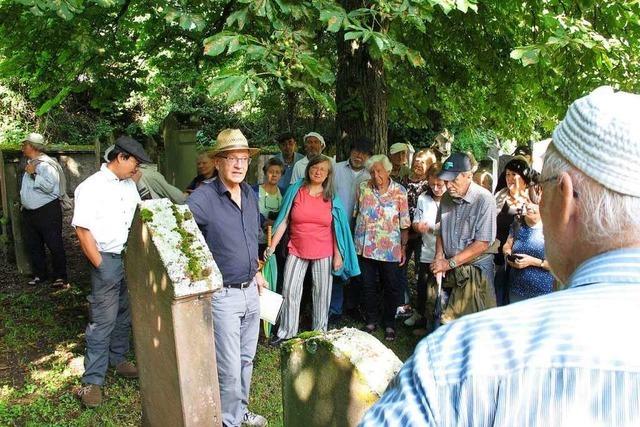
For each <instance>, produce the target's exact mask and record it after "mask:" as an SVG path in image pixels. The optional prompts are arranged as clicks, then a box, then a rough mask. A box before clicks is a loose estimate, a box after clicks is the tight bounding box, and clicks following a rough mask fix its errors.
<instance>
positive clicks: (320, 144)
mask: <svg viewBox="0 0 640 427" xmlns="http://www.w3.org/2000/svg"><path fill="white" fill-rule="evenodd" d="M302 140H303V141H304V151H305V153H306V156H305V157H303V158H302V159H300V160H298V161H297V162H296V164H295V165H293V172H292V173H291V182H290V184H293V183H296V182H298V180H299V179H302V178H304V171H305V170H306V169H307V165H308V164H309V159H310V158H312V157H313V156H317V155H318V154H320V153H322V151H323V150H324V149H325V148H326V147H327V144H326V142H324V137H323V136H322V135H320V134H319V133H318V132H309V133H308V134H306V135H305V136H304V138H302Z"/></svg>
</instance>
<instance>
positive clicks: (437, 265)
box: [431, 258, 451, 276]
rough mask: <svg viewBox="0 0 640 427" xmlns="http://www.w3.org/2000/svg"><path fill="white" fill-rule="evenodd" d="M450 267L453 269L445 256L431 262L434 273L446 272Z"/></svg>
mask: <svg viewBox="0 0 640 427" xmlns="http://www.w3.org/2000/svg"><path fill="white" fill-rule="evenodd" d="M450 269H451V267H449V261H447V260H446V259H444V258H436V259H434V260H433V262H432V263H431V272H432V273H433V274H438V273H446V272H447V271H449V270H450ZM443 276H444V274H443Z"/></svg>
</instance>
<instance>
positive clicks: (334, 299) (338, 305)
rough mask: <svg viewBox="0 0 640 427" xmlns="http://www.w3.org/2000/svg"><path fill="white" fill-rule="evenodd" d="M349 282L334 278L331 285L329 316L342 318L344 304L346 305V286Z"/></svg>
mask: <svg viewBox="0 0 640 427" xmlns="http://www.w3.org/2000/svg"><path fill="white" fill-rule="evenodd" d="M347 283H348V282H347V281H343V280H342V279H341V278H340V277H338V276H333V284H332V285H331V303H329V315H330V316H331V315H332V314H334V315H338V316H340V315H341V314H342V304H343V303H344V286H345V285H346V284H347Z"/></svg>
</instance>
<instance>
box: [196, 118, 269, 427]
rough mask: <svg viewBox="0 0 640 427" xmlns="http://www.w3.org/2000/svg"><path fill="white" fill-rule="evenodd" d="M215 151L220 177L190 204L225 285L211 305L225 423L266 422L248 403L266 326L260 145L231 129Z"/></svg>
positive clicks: (222, 134) (201, 188)
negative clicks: (250, 179) (255, 175)
mask: <svg viewBox="0 0 640 427" xmlns="http://www.w3.org/2000/svg"><path fill="white" fill-rule="evenodd" d="M212 151H213V153H214V155H215V165H216V169H217V170H218V179H216V180H213V181H211V182H210V183H208V184H203V185H201V186H199V187H198V188H196V190H195V191H194V192H193V193H191V195H190V196H189V198H188V199H187V205H188V206H189V208H190V209H191V212H193V218H194V219H195V221H196V223H197V224H198V226H199V227H200V228H201V230H202V232H203V234H204V238H205V240H206V241H207V245H208V246H209V249H210V250H211V253H212V254H213V259H215V261H216V264H217V265H218V268H219V269H220V272H221V273H222V282H223V285H222V286H223V287H222V290H220V291H219V292H217V293H216V294H215V295H214V296H213V301H212V307H211V308H212V312H213V321H214V324H215V327H214V331H215V343H216V363H217V366H218V381H219V384H220V401H221V402H220V404H221V407H222V422H223V424H224V425H225V426H229V427H231V426H240V425H243V426H245V425H247V426H264V425H266V424H267V420H266V419H265V418H264V417H263V416H261V415H258V414H254V413H253V412H250V411H249V410H248V408H247V402H248V401H249V387H250V385H251V375H252V372H253V358H254V356H255V354H256V348H257V345H258V329H259V326H260V303H259V297H258V294H259V291H260V289H259V288H260V287H263V286H264V285H265V283H264V279H263V278H262V275H261V274H260V272H259V271H258V230H259V229H260V211H259V210H258V200H257V198H256V195H255V193H254V191H253V190H252V188H251V187H250V186H249V185H248V184H247V183H246V182H244V178H245V176H246V175H247V170H248V168H249V163H251V156H253V155H255V154H257V153H258V152H259V151H260V150H259V149H257V148H251V147H249V143H248V141H247V138H245V136H244V135H243V134H242V132H241V131H240V130H239V129H225V130H223V131H222V132H220V133H219V134H218V137H217V138H216V144H215V145H214V147H213V149H212Z"/></svg>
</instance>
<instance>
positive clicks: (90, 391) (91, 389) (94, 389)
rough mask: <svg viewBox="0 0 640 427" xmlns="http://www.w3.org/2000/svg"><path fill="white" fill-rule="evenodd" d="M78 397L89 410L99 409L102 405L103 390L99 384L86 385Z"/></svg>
mask: <svg viewBox="0 0 640 427" xmlns="http://www.w3.org/2000/svg"><path fill="white" fill-rule="evenodd" d="M78 396H80V399H81V400H82V403H83V404H84V406H86V407H87V408H97V407H98V406H100V404H101V403H102V390H101V389H100V386H99V385H97V384H86V385H84V386H83V387H82V388H81V389H80V391H78Z"/></svg>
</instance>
